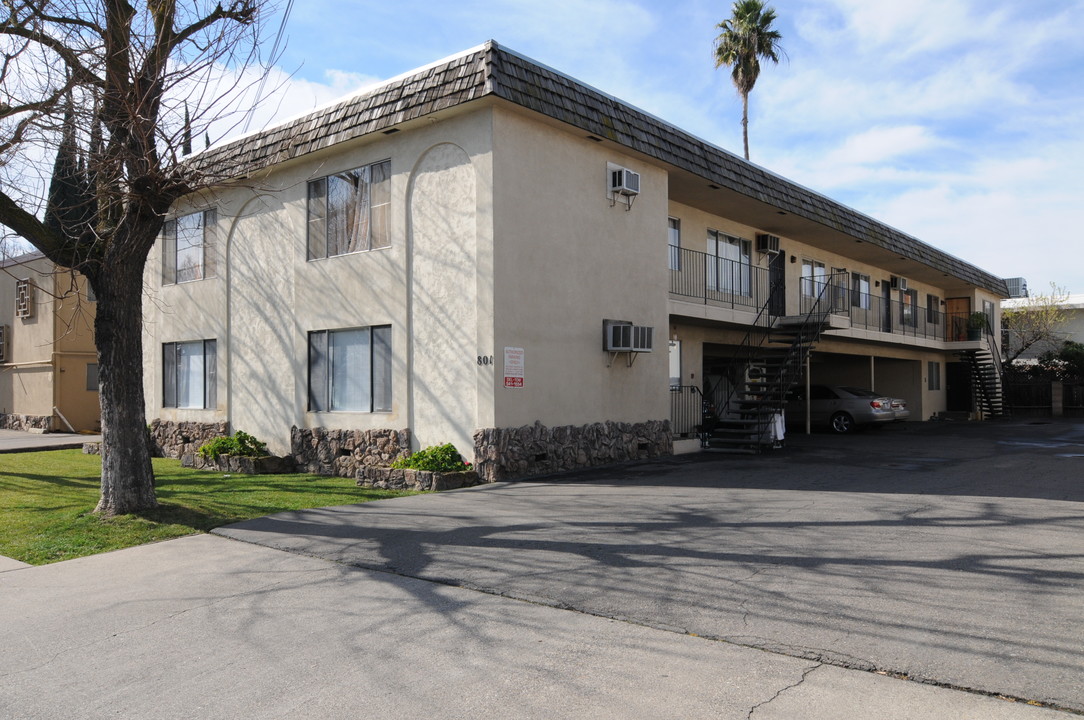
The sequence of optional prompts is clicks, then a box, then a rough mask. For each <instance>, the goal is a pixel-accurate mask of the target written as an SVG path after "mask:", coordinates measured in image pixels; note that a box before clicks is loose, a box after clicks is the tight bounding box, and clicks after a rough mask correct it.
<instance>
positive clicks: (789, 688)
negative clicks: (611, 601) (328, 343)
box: [0, 501, 1069, 720]
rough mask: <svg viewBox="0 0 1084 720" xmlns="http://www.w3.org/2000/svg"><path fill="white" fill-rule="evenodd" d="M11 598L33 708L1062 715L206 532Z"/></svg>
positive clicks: (98, 563)
mask: <svg viewBox="0 0 1084 720" xmlns="http://www.w3.org/2000/svg"><path fill="white" fill-rule="evenodd" d="M393 502H395V501H393ZM0 618H3V622H2V624H0V708H3V709H4V711H3V714H4V716H5V717H11V718H20V719H21V720H34V719H38V718H40V719H41V720H46V719H47V720H61V719H63V718H79V719H80V720H83V719H85V718H105V717H109V718H139V719H140V720H142V719H144V718H149V717H154V718H192V717H218V718H260V719H263V718H268V719H270V718H283V717H296V718H321V719H329V720H334V719H336V718H343V719H346V718H349V719H350V720H354V719H355V718H359V717H372V718H376V717H380V718H425V719H426V720H429V719H430V718H442V719H443V718H464V719H467V718H471V719H473V718H480V717H500V718H510V719H518V718H539V719H542V718H545V719H547V720H550V719H554V718H557V719H560V718H577V719H579V718H600V719H610V718H612V719H613V720H636V719H639V718H644V719H645V720H646V719H649V718H650V719H651V720H657V719H659V718H684V719H690V718H691V719H698V718H712V719H716V720H746V719H747V718H755V720H795V718H801V719H802V720H849V719H858V718H870V719H871V720H872V719H874V718H876V719H877V720H960V719H961V718H969V719H970V718H974V719H976V720H978V719H980V718H981V719H982V720H1044V719H1045V720H1058V719H1059V718H1061V719H1067V718H1068V717H1069V715H1067V714H1065V713H1061V712H1057V711H1054V710H1049V709H1044V708H1036V707H1030V706H1028V705H1025V704H1022V703H1011V702H1006V701H1004V700H999V699H996V698H992V697H987V696H981V695H975V694H971V693H965V692H959V691H954V690H949V689H944V688H940V687H933V686H929V685H922V684H918V683H914V682H906V681H902V680H896V679H893V678H889V677H884V676H880V675H876V674H872V673H867V672H861V671H855V670H846V669H842V668H838V667H832V666H829V665H822V664H820V663H817V662H813V661H809V660H801V659H796V658H791V657H786V656H783V655H777V654H772V653H768V652H764V651H761V650H754V649H749V648H743V647H738V646H735V645H731V644H728V643H723V642H716V641H711V640H706V639H703V638H698V637H693V636H690V635H686V634H681V633H677V632H667V631H665V630H659V629H651V628H646V627H643V626H639V625H635V624H631V623H627V622H621V621H616V620H608V619H603V618H599V617H595V616H591V615H584V614H581V613H577V612H570V611H567V610H560V609H555V608H552V607H545V606H540V605H536V604H532V603H528V602H522V601H517V600H514V599H510V598H505V597H498V596H494V595H490V594H485V593H480V592H475V591H471V590H466V589H462V588H456V587H450V586H447V585H442V584H440V583H433V582H426V581H422V580H414V579H409V578H404V577H400V576H398V575H394V574H389V573H383V572H375V571H369V570H361V569H357V568H352V567H348V566H345V565H341V564H338V563H334V562H329V561H326V560H321V559H316V558H309V557H302V556H298V555H293V554H290V553H285V552H281V551H277V550H272V549H269V548H264V547H258V546H254V545H250V544H245V543H240V542H236V541H233V540H229V539H226V538H222V537H216V536H210V535H198V536H191V537H187V538H181V539H178V540H171V541H168V542H163V543H158V544H154V545H146V546H143V547H138V548H132V549H128V550H123V551H118V552H113V553H107V554H103V555H98V556H94V557H89V558H82V559H79V560H72V561H68V562H63V563H57V564H54V565H47V566H42V567H35V568H28V569H23V570H18V571H13V572H5V573H2V574H0Z"/></svg>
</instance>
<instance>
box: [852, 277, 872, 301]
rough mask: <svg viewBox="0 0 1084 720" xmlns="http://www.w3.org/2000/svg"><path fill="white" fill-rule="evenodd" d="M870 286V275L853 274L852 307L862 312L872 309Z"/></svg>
mask: <svg viewBox="0 0 1084 720" xmlns="http://www.w3.org/2000/svg"><path fill="white" fill-rule="evenodd" d="M872 287H873V286H872V285H871V284H870V279H869V275H864V274H862V273H859V272H852V273H851V306H852V307H856V308H858V309H860V310H869V309H870V290H871V289H872Z"/></svg>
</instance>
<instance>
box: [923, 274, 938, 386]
mask: <svg viewBox="0 0 1084 720" xmlns="http://www.w3.org/2000/svg"><path fill="white" fill-rule="evenodd" d="M926 324H928V325H940V324H941V298H939V297H937V296H936V295H930V294H929V293H926ZM930 389H931V390H933V389H934V388H930Z"/></svg>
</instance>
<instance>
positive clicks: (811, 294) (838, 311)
mask: <svg viewBox="0 0 1084 720" xmlns="http://www.w3.org/2000/svg"><path fill="white" fill-rule="evenodd" d="M669 252H670V255H669V265H670V294H671V295H672V296H674V297H675V298H680V299H682V300H686V301H690V302H700V303H704V304H706V305H715V306H719V307H728V308H737V309H744V310H748V311H750V312H753V311H756V310H758V309H760V308H763V307H764V303H765V302H766V301H767V299H768V295H769V293H770V292H771V287H772V285H771V277H770V272H769V270H768V268H764V267H759V266H757V265H752V264H750V263H748V262H744V261H738V260H729V259H727V258H721V257H717V256H715V255H709V254H708V253H705V252H699V251H697V250H689V249H687V248H679V247H674V246H671V247H670V248H669ZM798 282H799V293H798V295H799V298H800V300H799V305H798V307H797V308H794V307H793V305H791V307H784V308H783V309H784V312H782V313H781V314H783V315H790V314H796V315H808V314H809V313H810V312H813V311H814V310H816V312H819V313H830V314H833V315H843V316H846V317H848V318H850V321H851V327H854V328H859V329H863V330H875V331H878V332H885V333H891V334H893V335H901V336H906V337H913V338H924V339H930V340H943V341H946V342H962V341H966V340H982V339H983V338H984V337H986V335H987V334H988V333H989V332H990V331H989V319H988V318H986V316H985V315H984V314H983V313H981V312H980V313H945V312H943V311H942V310H941V309H940V308H939V307H923V306H921V305H919V304H918V296H917V295H916V296H913V301H910V302H909V301H901V300H897V299H889V298H885V297H884V296H883V295H874V294H872V293H864V292H859V291H857V290H855V289H853V287H852V285H851V275H850V274H849V273H834V274H826V275H822V276H817V277H803V278H800V279H799V281H798ZM894 294H895V293H894ZM814 305H816V307H815V308H814ZM980 318H981V322H980Z"/></svg>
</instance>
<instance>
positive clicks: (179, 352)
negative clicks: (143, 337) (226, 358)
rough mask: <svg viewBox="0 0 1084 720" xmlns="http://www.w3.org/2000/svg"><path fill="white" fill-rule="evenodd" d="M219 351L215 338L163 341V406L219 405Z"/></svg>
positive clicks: (204, 406) (195, 406)
mask: <svg viewBox="0 0 1084 720" xmlns="http://www.w3.org/2000/svg"><path fill="white" fill-rule="evenodd" d="M217 359H218V352H217V344H216V343H215V341H214V340H196V341H195V342H175V343H165V344H164V345H162V406H163V407H175V408H214V407H217V406H218V389H217V386H218V383H217V377H218V370H217V366H218V361H217Z"/></svg>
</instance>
